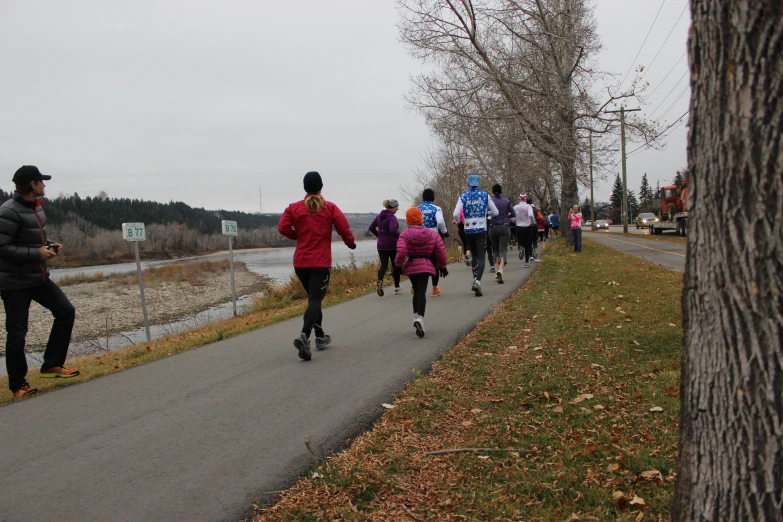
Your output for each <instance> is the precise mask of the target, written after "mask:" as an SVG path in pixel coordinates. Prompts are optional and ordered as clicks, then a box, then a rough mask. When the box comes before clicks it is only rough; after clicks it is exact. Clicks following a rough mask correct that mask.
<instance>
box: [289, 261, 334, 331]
mask: <svg viewBox="0 0 783 522" xmlns="http://www.w3.org/2000/svg"><path fill="white" fill-rule="evenodd" d="M330 271H331V269H330V268H294V273H295V274H296V277H298V278H299V281H301V282H302V286H303V287H304V289H305V292H307V310H305V313H304V325H303V326H302V333H304V334H305V335H306V336H307V338H308V339H309V338H310V332H312V331H313V329H315V336H316V337H323V336H324V330H323V328H322V326H323V319H324V315H323V313H321V301H323V300H324V297H325V296H326V291H327V290H328V289H329V274H330Z"/></svg>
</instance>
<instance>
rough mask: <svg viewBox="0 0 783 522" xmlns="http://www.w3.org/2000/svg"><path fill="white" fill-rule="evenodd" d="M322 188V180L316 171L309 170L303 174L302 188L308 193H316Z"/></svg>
mask: <svg viewBox="0 0 783 522" xmlns="http://www.w3.org/2000/svg"><path fill="white" fill-rule="evenodd" d="M322 188H324V182H323V181H322V180H321V175H320V174H318V173H317V172H316V171H314V170H313V171H310V172H308V173H307V174H305V177H304V189H305V192H307V193H308V194H316V193H318V191H320V190H321V189H322Z"/></svg>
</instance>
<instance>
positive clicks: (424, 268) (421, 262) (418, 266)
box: [394, 226, 449, 275]
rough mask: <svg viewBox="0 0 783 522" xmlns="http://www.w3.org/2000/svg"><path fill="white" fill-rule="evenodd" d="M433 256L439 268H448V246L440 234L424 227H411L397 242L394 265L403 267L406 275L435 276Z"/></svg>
mask: <svg viewBox="0 0 783 522" xmlns="http://www.w3.org/2000/svg"><path fill="white" fill-rule="evenodd" d="M433 256H435V259H436V260H437V262H438V268H446V265H448V264H449V260H448V258H447V257H446V246H445V245H444V244H443V240H442V239H441V238H440V236H439V235H438V233H437V232H435V231H434V230H430V229H428V228H425V227H423V226H409V227H408V229H407V230H406V231H405V232H403V233H402V234H401V235H400V238H399V239H398V240H397V257H396V258H395V260H394V264H395V265H397V266H402V273H403V274H405V275H410V274H434V273H435V266H433V264H432V260H431V258H432V257H433ZM411 258H413V259H411Z"/></svg>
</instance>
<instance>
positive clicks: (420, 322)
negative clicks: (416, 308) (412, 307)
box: [413, 315, 424, 337]
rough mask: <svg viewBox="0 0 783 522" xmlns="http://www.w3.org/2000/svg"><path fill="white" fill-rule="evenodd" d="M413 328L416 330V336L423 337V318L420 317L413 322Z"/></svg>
mask: <svg viewBox="0 0 783 522" xmlns="http://www.w3.org/2000/svg"><path fill="white" fill-rule="evenodd" d="M413 327H414V328H415V329H416V335H418V336H419V337H424V318H423V317H422V316H420V315H417V316H416V319H414V320H413Z"/></svg>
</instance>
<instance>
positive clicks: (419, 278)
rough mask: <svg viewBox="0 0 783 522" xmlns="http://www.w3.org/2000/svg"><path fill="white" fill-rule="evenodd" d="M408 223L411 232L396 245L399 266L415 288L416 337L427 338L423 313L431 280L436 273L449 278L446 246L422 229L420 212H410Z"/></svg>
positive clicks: (414, 208) (414, 314) (404, 234)
mask: <svg viewBox="0 0 783 522" xmlns="http://www.w3.org/2000/svg"><path fill="white" fill-rule="evenodd" d="M405 222H406V223H407V224H408V229H407V230H406V231H405V232H403V233H402V234H401V235H400V239H399V240H398V241H397V259H396V264H397V265H401V266H402V273H403V274H405V275H406V276H408V278H409V279H410V280H411V284H412V285H413V327H414V328H415V329H416V335H418V336H419V337H424V309H425V308H426V306H427V284H428V283H429V279H430V276H431V275H432V274H434V273H436V272H437V273H438V274H439V275H440V276H441V277H446V276H447V275H449V271H448V269H447V268H446V265H448V259H447V258H446V246H445V245H444V244H443V240H442V239H441V237H440V236H439V235H438V233H437V232H435V231H434V230H430V229H428V228H426V227H425V226H423V222H424V218H423V216H422V214H421V210H419V209H418V208H416V207H413V208H409V209H408V211H407V212H406V213H405ZM433 259H435V261H434V262H433ZM436 265H437V266H436Z"/></svg>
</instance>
